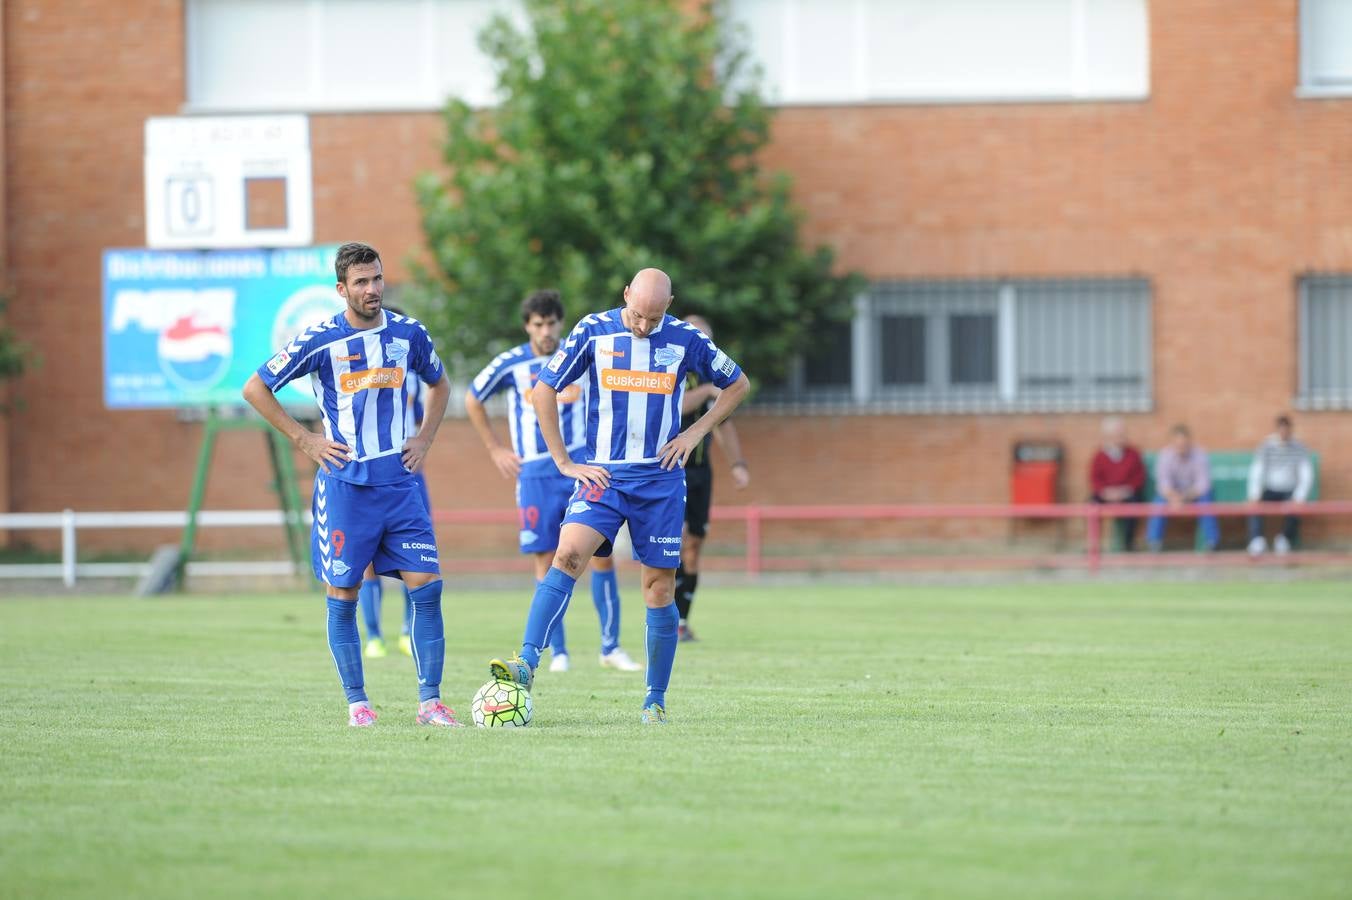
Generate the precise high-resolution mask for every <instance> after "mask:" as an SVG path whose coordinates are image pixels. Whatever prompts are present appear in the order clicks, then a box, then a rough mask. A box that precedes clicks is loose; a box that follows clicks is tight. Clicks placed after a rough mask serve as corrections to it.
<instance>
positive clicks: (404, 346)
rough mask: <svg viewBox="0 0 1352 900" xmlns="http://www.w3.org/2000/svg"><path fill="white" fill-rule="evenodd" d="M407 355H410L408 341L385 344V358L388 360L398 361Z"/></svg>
mask: <svg viewBox="0 0 1352 900" xmlns="http://www.w3.org/2000/svg"><path fill="white" fill-rule="evenodd" d="M405 356H408V343H407V342H405V341H392V342H390V343H388V344H386V345H385V360H386V361H387V362H392V363H397V362H399V361H400V360H402V359H403V358H404V357H405Z"/></svg>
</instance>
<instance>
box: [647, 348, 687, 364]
mask: <svg viewBox="0 0 1352 900" xmlns="http://www.w3.org/2000/svg"><path fill="white" fill-rule="evenodd" d="M683 359H685V348H684V347H678V346H676V345H674V344H668V345H667V346H665V347H658V348H657V349H656V350H654V351H653V362H655V363H657V364H658V365H659V366H663V367H666V366H674V365H676V364H677V363H679V362H680V361H681V360H683Z"/></svg>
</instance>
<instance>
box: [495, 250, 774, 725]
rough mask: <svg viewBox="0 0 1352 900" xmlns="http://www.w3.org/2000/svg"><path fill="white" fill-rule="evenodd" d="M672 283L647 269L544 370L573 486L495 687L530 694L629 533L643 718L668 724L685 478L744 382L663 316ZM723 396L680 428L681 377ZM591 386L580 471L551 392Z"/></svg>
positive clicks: (540, 405)
mask: <svg viewBox="0 0 1352 900" xmlns="http://www.w3.org/2000/svg"><path fill="white" fill-rule="evenodd" d="M672 299H673V298H672V292H671V279H670V278H668V277H667V275H666V274H665V273H664V272H662V271H660V270H658V269H643V270H642V271H640V272H639V273H638V274H637V275H635V276H634V279H633V281H632V282H630V283H629V285H627V286H626V287H625V289H624V306H622V307H620V308H618V309H612V310H608V311H606V312H600V313H594V314H592V315H589V316H587V317H585V318H583V319H582V321H580V322H579V323H578V324H577V326H576V327H575V328H574V329H573V331H572V333H571V334H569V335H568V339H567V340H566V341H564V343H563V346H562V347H560V348H559V351H558V352H557V353H555V354H554V356H553V358H552V359H550V361H549V363H548V365H546V366H545V367H544V369H542V370H541V372H540V380H539V381H538V382H537V384H536V386H535V390H534V392H533V395H532V398H531V399H532V402H533V404H534V406H535V414H536V416H537V417H538V419H539V422H540V433H541V434H542V435H543V436H544V440H545V444H546V445H547V446H548V447H549V454H550V456H551V457H553V459H554V462H555V463H556V464H557V465H558V467H559V471H560V472H561V473H562V474H564V475H566V476H567V477H569V478H573V479H575V480H576V482H577V490H576V492H575V493H574V494H573V498H572V502H571V503H570V504H569V506H568V512H567V514H566V515H565V516H564V520H563V528H562V529H561V530H560V532H559V547H558V551H557V552H556V553H555V554H554V562H553V565H552V566H551V567H550V569H549V572H548V573H547V574H546V575H545V577H544V579H543V580H542V581H541V582H540V585H539V587H537V588H536V590H535V596H534V598H533V599H532V600H531V608H530V613H529V614H528V616H527V618H526V629H525V635H524V636H523V638H522V643H521V652H520V653H519V654H518V655H516V656H513V657H510V658H508V659H505V660H503V659H494V660H492V661H491V662H490V663H489V671H490V672H491V673H492V675H493V677H494V678H500V679H507V680H514V681H517V682H519V683H521V684H524V685H527V686H530V685H531V684H532V683H533V682H534V679H535V669H536V666H537V665H538V664H539V661H540V650H541V648H542V647H544V646H545V645H546V644H547V643H548V639H549V633H550V630H551V629H552V628H553V627H554V625H555V623H557V622H558V621H559V620H560V619H562V618H563V614H564V612H565V611H566V609H567V607H568V600H569V598H570V597H571V596H572V592H573V586H574V584H575V583H576V581H577V578H578V576H579V575H581V574H582V569H583V566H584V565H585V564H586V561H587V560H588V559H590V558H591V557H592V556H593V555H596V554H598V553H599V554H601V555H609V554H610V552H611V549H612V542H613V541H614V539H615V535H616V533H617V532H618V531H619V528H620V525H621V524H622V523H625V522H627V523H628V524H629V534H630V537H631V538H632V540H633V546H634V556H635V558H636V559H638V561H639V562H640V563H641V577H642V584H643V600H644V602H645V603H646V604H647V607H648V614H647V644H648V647H647V649H648V672H647V693H646V694H645V696H644V698H643V714H642V717H641V719H642V721H643V722H644V723H646V724H651V725H663V724H666V721H667V713H666V691H667V687H668V684H669V682H670V680H671V668H672V663H673V662H674V661H675V658H676V642H677V638H676V625H677V618H678V617H677V614H676V607H675V604H674V602H673V601H674V594H675V586H676V566H677V565H678V563H679V562H680V558H681V525H682V522H683V520H684V518H685V469H684V466H685V464H686V462H687V461H688V460H689V458H690V454H691V453H693V452H694V450H695V448H696V447H697V446H699V444H700V443H701V442H702V441H703V440H704V437H705V436H706V435H707V434H708V433H709V432H710V431H711V430H712V429H713V428H714V426H715V425H717V424H718V423H720V422H722V421H723V420H724V419H726V418H727V417H728V416H729V415H731V414H732V411H733V410H734V409H736V408H737V405H738V404H739V403H741V402H742V399H743V398H744V397H745V396H746V394H747V391H748V390H750V387H751V384H750V382H749V381H748V380H747V377H746V376H745V375H744V374H743V373H742V370H741V369H740V368H739V367H738V365H737V363H735V362H733V361H732V360H731V359H730V358H729V357H728V356H727V354H725V353H723V351H721V350H719V349H718V348H717V347H715V346H714V343H713V341H711V340H709V339H708V338H707V337H706V336H705V335H703V334H701V333H700V331H699V329H697V328H695V326H693V325H691V324H689V323H687V322H682V321H680V320H679V319H676V318H675V317H673V316H670V315H668V314H667V309H668V308H669V307H670V306H671V301H672ZM691 371H693V372H695V373H696V374H697V375H699V376H700V377H701V378H703V379H704V380H706V381H710V382H713V384H715V385H716V386H717V387H718V388H719V389H720V393H719V395H718V399H717V400H715V401H714V405H713V408H711V409H710V410H709V411H708V412H707V413H705V414H704V415H702V416H700V418H699V419H697V420H696V421H695V423H694V424H693V425H691V426H690V427H689V428H687V429H685V430H684V431H682V430H681V397H682V395H683V394H684V392H685V377H686V374H687V373H688V372H691ZM578 380H585V382H586V384H587V401H586V403H587V409H586V413H587V415H586V422H587V462H585V463H579V462H574V461H573V460H572V458H571V457H570V456H569V453H568V449H567V446H566V445H565V442H564V438H563V433H562V432H561V430H560V427H559V415H558V406H557V397H558V393H559V392H560V391H562V390H564V389H566V388H567V387H568V386H569V385H571V384H572V383H573V382H575V381H578Z"/></svg>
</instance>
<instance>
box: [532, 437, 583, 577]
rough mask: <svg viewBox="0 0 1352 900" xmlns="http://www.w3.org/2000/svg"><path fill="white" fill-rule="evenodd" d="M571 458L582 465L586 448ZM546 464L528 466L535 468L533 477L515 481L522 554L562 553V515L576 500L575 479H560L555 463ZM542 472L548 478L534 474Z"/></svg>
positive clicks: (573, 454) (573, 453)
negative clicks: (569, 504)
mask: <svg viewBox="0 0 1352 900" xmlns="http://www.w3.org/2000/svg"><path fill="white" fill-rule="evenodd" d="M570 455H571V457H572V459H573V462H583V461H585V460H586V458H587V448H585V447H579V448H578V449H577V450H574V451H573V452H572V453H571V454H570ZM545 462H547V463H548V465H543V466H541V465H537V463H535V462H532V463H528V466H532V467H534V468H533V469H532V474H530V475H528V476H526V477H525V478H518V479H517V480H516V509H517V512H518V514H519V515H520V522H521V530H520V532H519V533H518V535H517V537H518V540H519V541H520V543H521V552H522V553H553V552H554V551H555V550H557V549H559V529H560V528H561V527H562V526H563V511H564V510H565V509H567V507H568V501H569V500H570V499H572V496H573V479H571V478H567V477H565V476H563V475H560V474H559V470H558V468H556V467H555V465H554V463H553V461H552V460H546V461H545ZM540 469H544V471H546V472H548V473H549V474H545V475H536V474H534V473H535V472H538V471H540Z"/></svg>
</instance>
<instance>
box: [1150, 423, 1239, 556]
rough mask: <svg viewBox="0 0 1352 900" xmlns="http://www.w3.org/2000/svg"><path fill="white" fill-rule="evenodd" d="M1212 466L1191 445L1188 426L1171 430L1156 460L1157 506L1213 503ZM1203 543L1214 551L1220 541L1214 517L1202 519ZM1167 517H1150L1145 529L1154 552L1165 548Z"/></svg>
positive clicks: (1201, 517)
mask: <svg viewBox="0 0 1352 900" xmlns="http://www.w3.org/2000/svg"><path fill="white" fill-rule="evenodd" d="M1211 499H1212V496H1211V462H1210V460H1209V459H1208V458H1207V455H1206V451H1205V450H1203V449H1202V448H1201V447H1198V446H1196V445H1195V444H1193V442H1192V432H1190V431H1189V430H1188V426H1186V425H1175V426H1174V427H1173V428H1171V429H1169V444H1168V445H1167V446H1166V447H1165V448H1164V449H1163V450H1161V451H1160V452H1159V455H1158V456H1157V457H1156V458H1155V502H1156V503H1160V504H1168V505H1169V506H1170V507H1172V508H1174V509H1179V508H1181V507H1183V506H1187V505H1188V504H1190V503H1210V502H1211ZM1198 520H1199V521H1198V524H1199V525H1200V526H1201V529H1202V540H1203V542H1204V543H1205V545H1206V549H1207V550H1215V549H1216V546H1217V545H1218V544H1219V543H1220V541H1221V530H1220V525H1219V524H1218V523H1217V522H1216V517H1215V516H1199V517H1198ZM1164 525H1165V517H1164V516H1151V517H1150V523H1149V524H1148V525H1147V526H1146V535H1145V537H1146V542H1147V543H1148V544H1149V545H1150V550H1151V552H1154V553H1158V552H1159V551H1160V550H1162V549H1163V548H1164Z"/></svg>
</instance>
